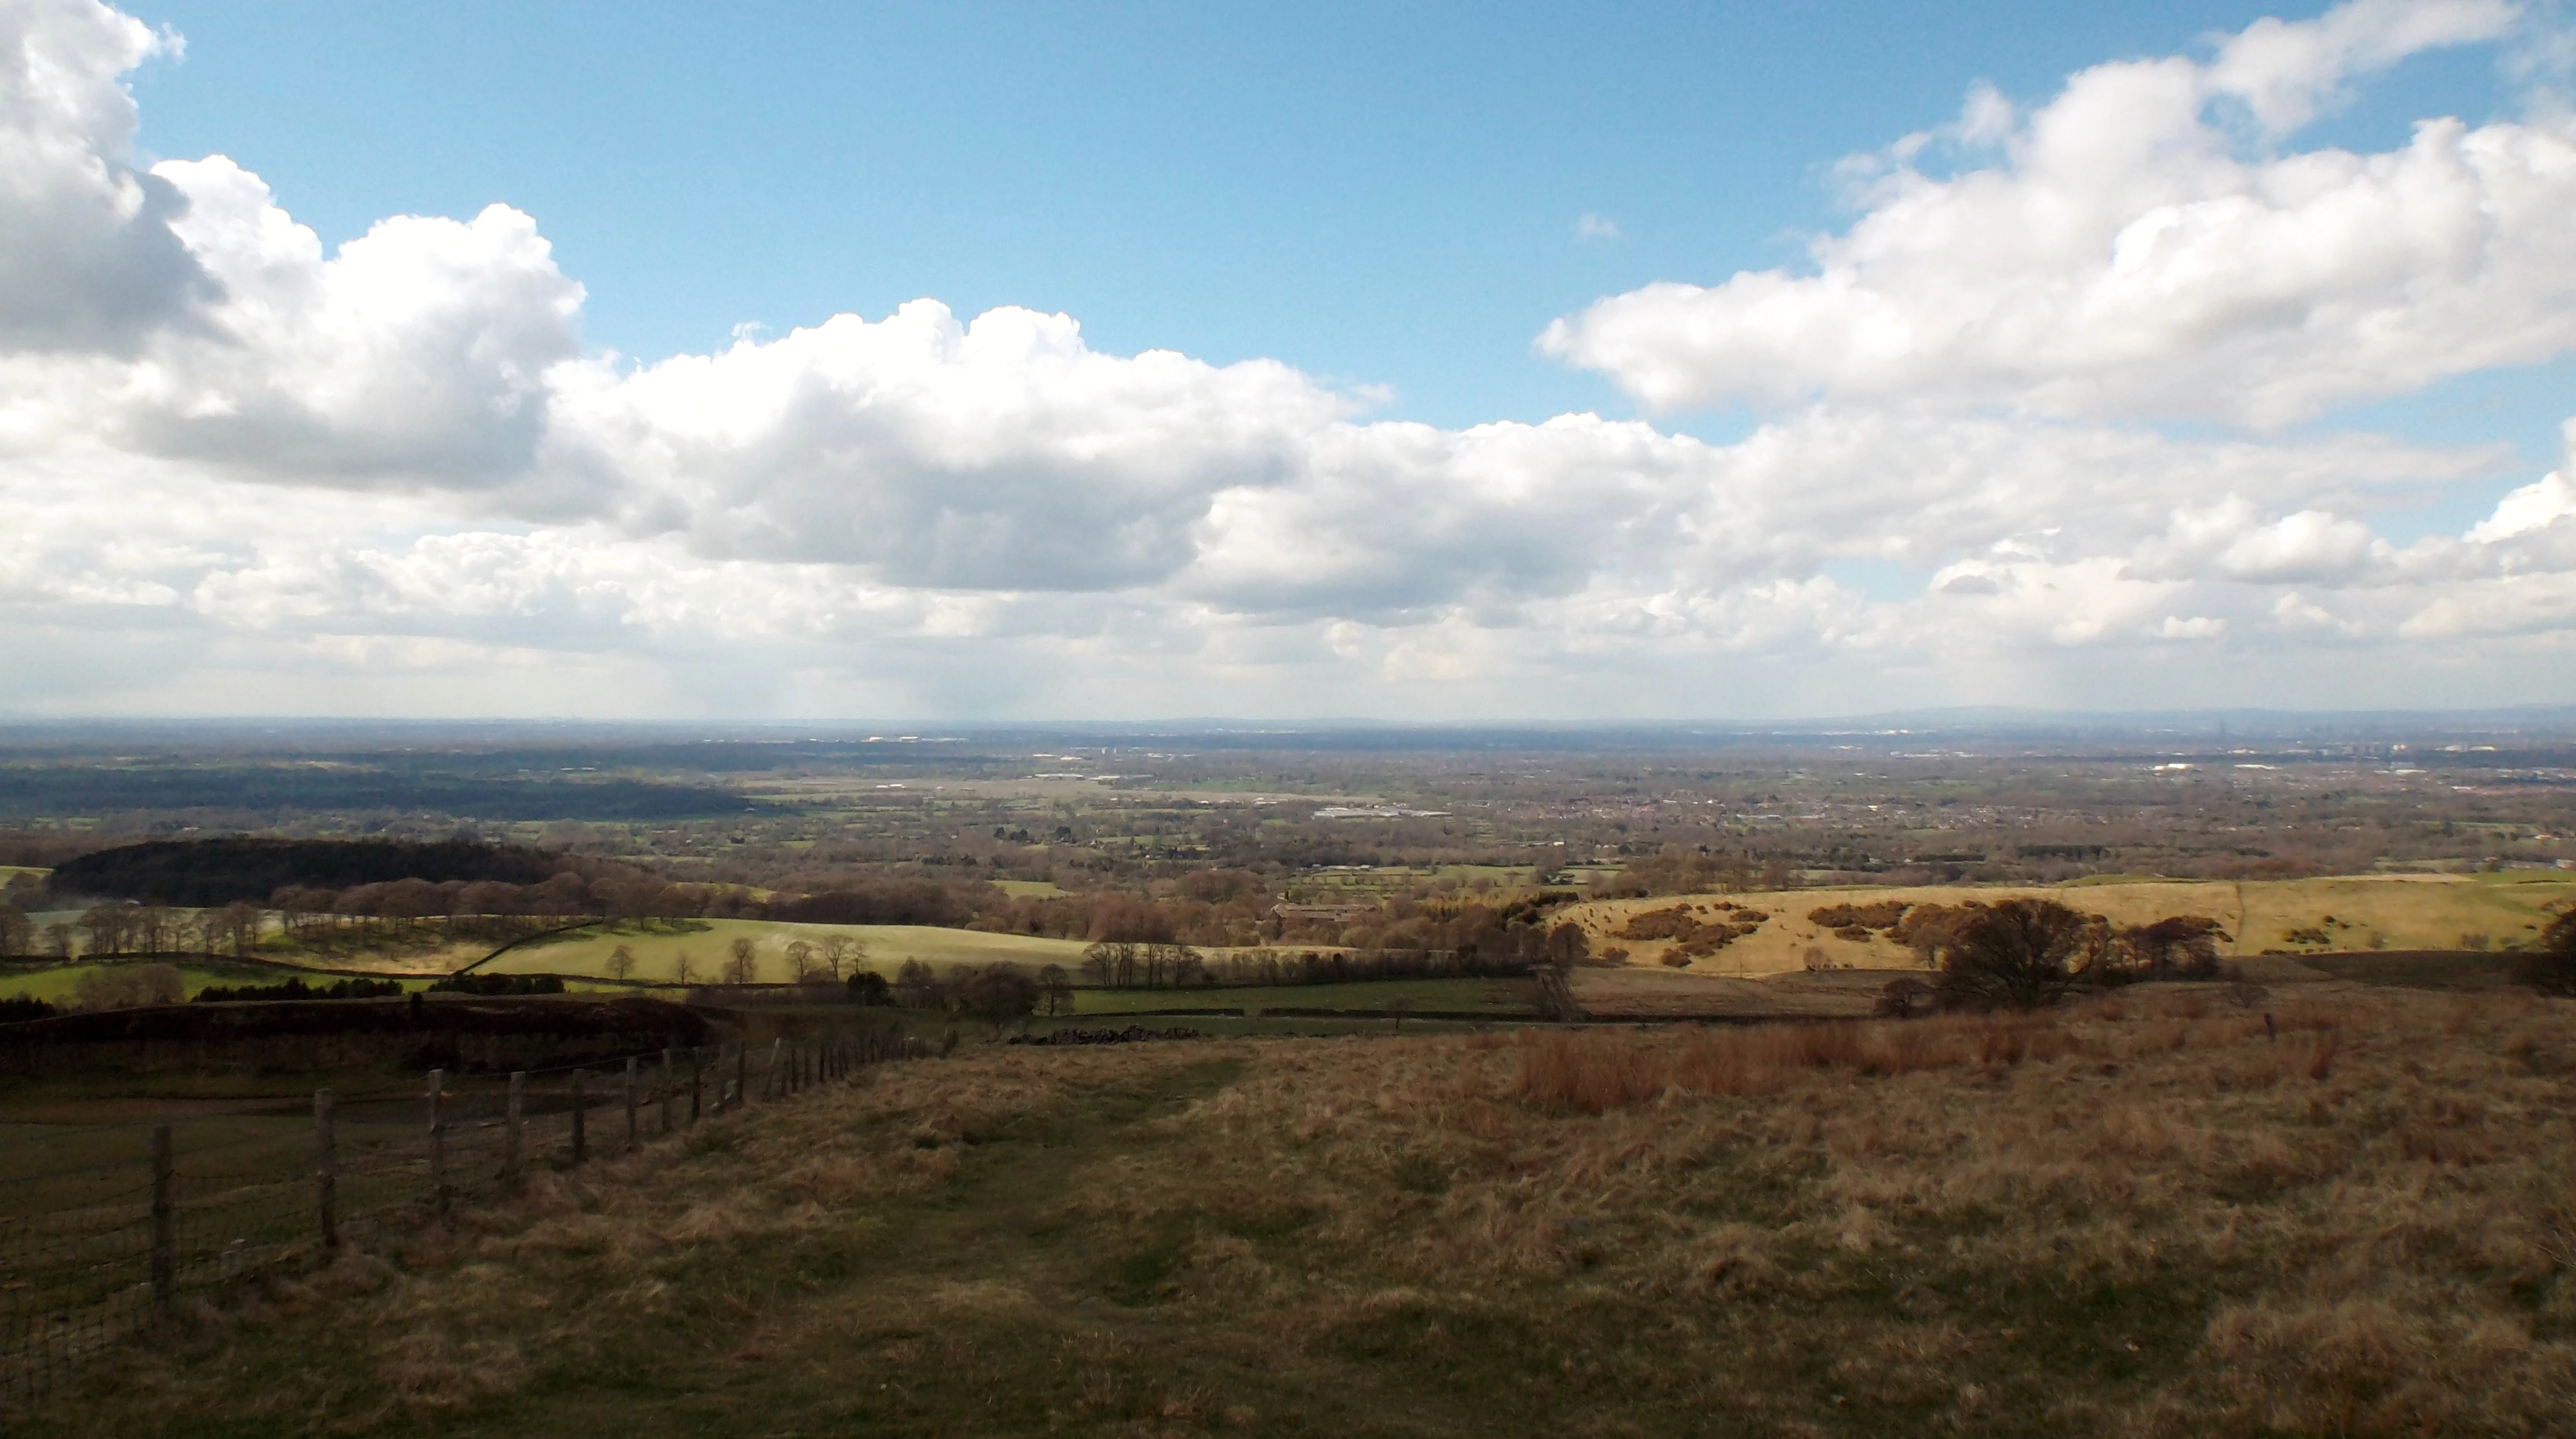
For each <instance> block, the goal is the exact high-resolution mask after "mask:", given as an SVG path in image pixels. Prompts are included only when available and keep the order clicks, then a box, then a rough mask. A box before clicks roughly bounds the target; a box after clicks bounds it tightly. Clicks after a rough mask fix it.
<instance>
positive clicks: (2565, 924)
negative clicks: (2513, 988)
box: [2514, 910, 2576, 996]
mask: <svg viewBox="0 0 2576 1439" xmlns="http://www.w3.org/2000/svg"><path fill="white" fill-rule="evenodd" d="M2514 979H2515V980H2516V981H2517V982H2519V983H2522V984H2527V985H2530V986H2531V987H2532V988H2534V989H2536V990H2539V991H2540V992H2541V993H2543V994H2563V995H2571V996H2576V910H2570V911H2568V912H2567V913H2565V914H2562V915H2560V916H2558V917H2557V918H2556V919H2554V920H2551V921H2550V922H2549V928H2547V929H2545V930H2542V931H2541V932H2540V945H2539V947H2538V948H2536V949H2532V950H2528V951H2525V952H2524V954H2523V955H2522V957H2521V959H2520V960H2518V961H2517V962H2516V963H2515V965H2514Z"/></svg>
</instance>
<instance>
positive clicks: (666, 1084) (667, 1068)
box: [662, 1045, 673, 1134]
mask: <svg viewBox="0 0 2576 1439" xmlns="http://www.w3.org/2000/svg"><path fill="white" fill-rule="evenodd" d="M672 1088H673V1085H672V1083H671V1050H670V1047H669V1046H667V1045H665V1046H664V1047H663V1049H662V1132H663V1133H664V1134H668V1133H670V1132H671V1090H672Z"/></svg>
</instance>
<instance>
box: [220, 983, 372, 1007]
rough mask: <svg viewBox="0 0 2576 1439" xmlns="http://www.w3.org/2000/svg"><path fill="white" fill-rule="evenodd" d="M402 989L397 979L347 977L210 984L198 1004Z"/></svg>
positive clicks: (358, 995)
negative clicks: (332, 981) (322, 980)
mask: <svg viewBox="0 0 2576 1439" xmlns="http://www.w3.org/2000/svg"><path fill="white" fill-rule="evenodd" d="M402 992H403V987H402V981H400V980H397V979H344V980H341V981H339V982H337V983H335V984H325V985H311V984H306V983H305V982H304V981H303V980H300V979H290V980H288V981H286V982H285V983H284V984H240V985H229V984H210V985H207V986H206V987H205V988H203V989H201V990H198V991H197V996H196V999H195V1000H194V1001H193V1002H194V1003H197V1004H234V1003H240V1002H242V1001H245V1000H278V999H390V998H393V997H394V996H397V995H399V994H401V993H402Z"/></svg>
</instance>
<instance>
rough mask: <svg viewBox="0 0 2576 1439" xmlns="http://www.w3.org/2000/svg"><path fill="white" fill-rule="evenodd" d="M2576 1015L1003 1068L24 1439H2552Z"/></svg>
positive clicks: (148, 1373) (712, 1126)
mask: <svg viewBox="0 0 2576 1439" xmlns="http://www.w3.org/2000/svg"><path fill="white" fill-rule="evenodd" d="M2571 1100H2576V1005H2571V1004H2569V1003H2568V1002H2566V1001H2557V1000H2543V999H2536V998H2533V997H2530V996H2528V995H2525V994H2521V993H2519V992H2509V991H2508V992H2492V993H2475V994H2461V995H2443V994H2430V993H2425V992H2421V991H2408V990H2399V989H2389V988H2364V987H2360V986H2356V985H2350V984H2346V983H2342V982H2338V981H2320V982H2315V983H2309V984H2304V985H2300V986H2297V987H2295V988H2293V987H2289V986H2278V987H2275V988H2273V989H2272V990H2271V991H2269V992H2268V993H2266V992H2262V991H2259V990H2257V989H2255V988H2253V987H2252V986H2249V985H2243V984H2238V985H2232V986H2229V985H2201V986H2142V987H2138V988H2133V989H2130V990H2126V991H2122V992H2119V993H2117V994H2113V995H2110V996H2106V997H2099V998H2094V999H2088V1000H2085V1001H2082V1002H2079V1003H2076V1004H2072V1005H2070V1006H2068V1007H2066V1008H2065V1009H2063V1010H2060V1011H2056V1012H2052V1013H2045V1014H2041V1015H2037V1016H2031V1017H1999V1018H1981V1017H1946V1018H1939V1019H1929V1020H1915V1021H1910V1022H1894V1021H1888V1022H1861V1023H1850V1024H1840V1025H1770V1026H1761V1027H1753V1028H1742V1029H1731V1028H1718V1029H1706V1030H1701V1029H1688V1028H1659V1029H1639V1030H1571V1031H1569V1030H1556V1031H1550V1032H1544V1033H1524V1034H1509V1035H1506V1034H1482V1035H1437V1036H1427V1037H1419V1038H1417V1037H1401V1038H1374V1039H1343V1040H1304V1041H1274V1040H1207V1041H1197V1042H1172V1043H1159V1044H1143V1045H1126V1046H1118V1047H1114V1048H1103V1049H1076V1050H1050V1049H1041V1048H1031V1047H1021V1046H1006V1045H987V1044H978V1043H968V1044H966V1045H964V1046H962V1047H961V1048H959V1049H958V1050H957V1052H956V1053H955V1055H954V1056H953V1057H950V1058H947V1059H925V1060H920V1061H914V1062H908V1063H900V1064H895V1065H891V1066H888V1067H885V1068H883V1069H880V1070H877V1071H874V1072H871V1073H869V1074H867V1075H865V1076H863V1077H862V1078H861V1079H860V1080H859V1081H857V1082H856V1083H854V1084H852V1085H850V1086H847V1087H837V1086H825V1087H823V1088H821V1089H818V1090H815V1091H812V1092H810V1093H809V1094H807V1095H805V1096H803V1097H800V1098H798V1099H795V1100H792V1101H788V1102H785V1103H781V1104H778V1105H775V1106H770V1107H766V1108H756V1109H754V1110H753V1111H751V1112H750V1113H749V1114H747V1115H742V1116H728V1117H726V1118H724V1119H721V1120H712V1121H710V1122H709V1123H707V1124H705V1125H703V1126H701V1127H700V1128H699V1129H697V1130H696V1131H693V1132H691V1133H690V1134H688V1135H687V1136H685V1137H683V1138H680V1139H676V1140H672V1141H665V1142H659V1143H656V1144H654V1145H650V1146H648V1147H647V1148H646V1149H645V1151H644V1152H643V1153H641V1154H640V1155H637V1156H635V1157H632V1158H626V1159H619V1160H614V1161H610V1162H607V1163H603V1164H597V1165H594V1166H592V1167H591V1168H590V1169H588V1170H584V1171H575V1172H572V1173H570V1174H566V1175H560V1176H549V1177H547V1178H545V1179H543V1180H541V1181H540V1182H539V1184H538V1186H537V1187H536V1188H535V1190H534V1191H533V1192H532V1193H530V1194H529V1195H528V1197H527V1198H526V1199H525V1200H523V1201H521V1202H518V1203H515V1204H512V1205H509V1206H506V1207H503V1208H499V1209H494V1210H490V1211H485V1212H480V1213H476V1214H473V1215H471V1216H469V1217H467V1218H465V1219H463V1220H462V1221H460V1222H459V1223H458V1224H457V1225H456V1226H455V1227H454V1229H453V1231H452V1232H449V1233H447V1234H444V1235H433V1236H430V1237H426V1238H422V1239H420V1240H417V1241H412V1242H407V1243H405V1244H402V1245H401V1246H399V1247H398V1248H396V1249H395V1250H394V1251H392V1252H389V1253H383V1254H375V1255H359V1256H355V1257H352V1258H349V1259H346V1260H344V1261H343V1262H342V1263H340V1264H339V1265H338V1266H337V1267H335V1268H333V1269H331V1270H328V1271H325V1272H322V1273H319V1274H313V1275H308V1276H303V1277H299V1278H293V1279H279V1280H271V1281H267V1282H265V1283H263V1284H262V1285H260V1286H259V1287H257V1288H256V1289H254V1290H250V1291H247V1292H245V1293H244V1294H243V1295H242V1296H240V1297H238V1298H237V1299H236V1300H234V1301H233V1302H232V1303H231V1304H230V1305H229V1306H227V1307H224V1308H222V1309H220V1310H210V1311H207V1312H203V1313H198V1314H195V1315H194V1316H192V1317H191V1318H190V1319H189V1320H188V1322H187V1323H186V1325H185V1326H184V1327H183V1328H182V1330H181V1331H180V1332H178V1333H176V1334H174V1335H173V1336H172V1337H171V1338H170V1339H169V1340H168V1341H167V1342H164V1343H160V1344H156V1345H154V1346H151V1347H149V1348H138V1349H135V1350H131V1351H129V1352H126V1353H125V1354H123V1355H122V1356H121V1357H120V1358H118V1359H117V1360H115V1361H114V1362H112V1363H108V1364H102V1365H101V1366H99V1367H98V1368H97V1369H96V1370H95V1371H94V1372H92V1373H91V1374H90V1375H89V1376H88V1377H87V1378H86V1379H85V1380H84V1381H83V1383H84V1385H85V1387H84V1388H82V1389H81V1390H80V1391H79V1392H78V1393H76V1394H74V1395H71V1396H69V1397H67V1398H66V1399H65V1400H63V1401H62V1402H59V1403H55V1404H51V1405H49V1406H48V1407H46V1408H44V1409H42V1410H39V1411H35V1412H32V1413H26V1414H20V1415H14V1416H11V1425H12V1432H13V1433H17V1434H23V1435H27V1436H31V1439H34V1436H44V1437H45V1439H54V1436H63V1439H69V1436H90V1435H100V1436H105V1435H116V1436H120V1439H123V1436H134V1435H157V1434H168V1435H181V1434H185V1435H190V1436H204V1435H273V1434H280V1433H321V1432H330V1433H346V1434H362V1435H363V1434H378V1433H382V1434H397V1433H399V1434H405V1435H412V1434H475V1435H493V1436H511V1435H529V1436H538V1435H545V1436H552V1435H558V1434H566V1433H592V1432H603V1431H605V1432H614V1433H619V1434H621V1435H631V1436H636V1439H649V1436H658V1435H737V1434H739V1435H755V1434H758V1435H769V1434H820V1433H842V1432H854V1433H871V1434H879V1433H882V1434H922V1435H954V1434H970V1433H971V1434H1039V1433H1072V1434H1090V1433H1097V1434H1121V1435H1126V1434H1137V1435H1143V1434H1157V1435H1161V1434H1178V1435H1196V1434H1279V1435H1303V1434H1314V1435H1325V1434H1331V1435H1344V1434H1371V1435H1453V1434H1454V1435H1467V1434H1477V1435H1483V1434H1495V1433H1526V1434H1562V1433H1617V1434H1642V1435H1660V1434H1674V1435H1681V1434H1706V1433H1739V1432H1740V1433H1750V1434H1781V1435H1789V1434H1797V1435H1853V1436H1862V1435H1870V1436H1875V1435H1884V1434H1896V1433H1926V1432H1960V1433H1980V1434H2069V1433H2101V1434H2135V1435H2194V1436H2197V1435H2212V1434H2215V1435H2231V1434H2248V1435H2250V1434H2261V1433H2275V1432H2284V1431H2286V1432H2297V1433H2343V1434H2397V1433H2405V1434H2420V1433H2470V1432H2495V1433H2532V1432H2546V1431H2549V1430H2551V1429H2552V1428H2553V1427H2555V1426H2563V1425H2564V1423H2565V1422H2566V1416H2567V1414H2568V1413H2569V1412H2570V1411H2571V1407H2576V1405H2571V1400H2572V1399H2576V1275H2571V1272H2570V1270H2571V1266H2576V1198H2571V1196H2570V1193H2569V1190H2568V1187H2567V1184H2566V1182H2565V1181H2566V1176H2567V1175H2568V1174H2569V1173H2570V1172H2576V1119H2571V1109H2570V1101H2571Z"/></svg>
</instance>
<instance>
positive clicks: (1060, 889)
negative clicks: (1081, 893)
mask: <svg viewBox="0 0 2576 1439" xmlns="http://www.w3.org/2000/svg"><path fill="white" fill-rule="evenodd" d="M992 883H993V888H995V889H998V890H1000V891H1001V892H1002V893H1004V894H1007V895H1009V896H1010V897H1011V898H1013V899H1062V898H1063V897H1064V896H1065V895H1067V894H1069V893H1071V891H1069V890H1067V889H1066V888H1065V887H1064V886H1063V885H1060V884H1058V883H1056V882H1055V881H1054V880H1051V879H997V880H994V881H993V882H992Z"/></svg>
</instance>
